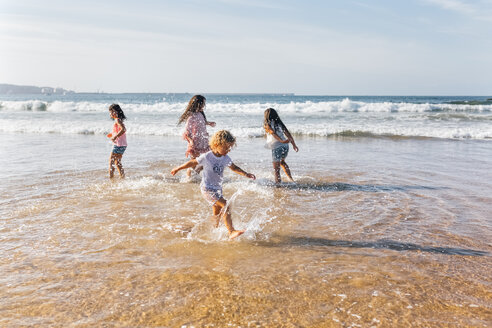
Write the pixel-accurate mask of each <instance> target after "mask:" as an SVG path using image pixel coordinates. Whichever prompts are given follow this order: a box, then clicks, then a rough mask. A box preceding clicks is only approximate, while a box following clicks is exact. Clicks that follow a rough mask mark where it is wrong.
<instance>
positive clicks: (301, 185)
mask: <svg viewBox="0 0 492 328" xmlns="http://www.w3.org/2000/svg"><path fill="white" fill-rule="evenodd" d="M271 185H272V186H273V187H277V188H283V189H290V190H309V191H322V192H336V191H364V192H389V191H409V190H417V189H423V190H439V189H447V188H446V187H429V186H405V185H401V186H400V185H376V184H367V185H358V184H351V183H342V182H332V183H326V182H288V183H280V184H277V185H275V184H271Z"/></svg>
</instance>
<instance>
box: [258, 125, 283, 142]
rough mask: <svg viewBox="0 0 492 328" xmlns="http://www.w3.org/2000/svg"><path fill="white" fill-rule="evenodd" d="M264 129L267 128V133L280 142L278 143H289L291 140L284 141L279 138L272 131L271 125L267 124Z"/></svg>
mask: <svg viewBox="0 0 492 328" xmlns="http://www.w3.org/2000/svg"><path fill="white" fill-rule="evenodd" d="M263 127H264V128H265V131H266V132H267V133H269V134H271V135H272V136H273V137H274V138H275V140H278V141H280V142H281V143H289V139H286V140H284V139H282V138H280V137H279V136H278V135H277V134H276V133H275V131H274V130H273V129H272V127H271V126H270V125H268V124H265V125H264V126H263Z"/></svg>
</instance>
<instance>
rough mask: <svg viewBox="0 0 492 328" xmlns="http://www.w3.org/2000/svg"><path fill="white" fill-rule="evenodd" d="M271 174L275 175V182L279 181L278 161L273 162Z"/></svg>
mask: <svg viewBox="0 0 492 328" xmlns="http://www.w3.org/2000/svg"><path fill="white" fill-rule="evenodd" d="M273 174H274V176H275V183H280V182H281V181H282V180H281V179H280V162H273Z"/></svg>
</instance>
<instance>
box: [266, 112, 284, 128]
mask: <svg viewBox="0 0 492 328" xmlns="http://www.w3.org/2000/svg"><path fill="white" fill-rule="evenodd" d="M272 123H273V124H272ZM267 125H268V126H270V127H273V129H274V130H275V126H277V125H280V127H282V129H283V130H287V128H286V127H285V124H284V122H282V120H281V119H280V116H278V114H277V111H276V110H275V109H273V108H268V109H267V110H265V120H264V121H263V126H267Z"/></svg>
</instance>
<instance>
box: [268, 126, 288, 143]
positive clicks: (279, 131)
mask: <svg viewBox="0 0 492 328" xmlns="http://www.w3.org/2000/svg"><path fill="white" fill-rule="evenodd" d="M270 127H271V128H272V130H273V131H275V134H276V135H277V136H279V137H280V139H282V140H285V136H284V131H283V130H282V127H281V126H280V124H275V123H271V124H270ZM266 143H267V144H266V147H267V148H270V149H275V148H278V147H280V146H282V145H286V144H284V143H281V142H280V141H278V140H277V139H275V137H274V136H273V135H272V134H270V133H267V141H266Z"/></svg>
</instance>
